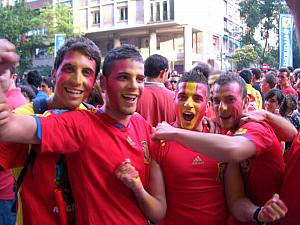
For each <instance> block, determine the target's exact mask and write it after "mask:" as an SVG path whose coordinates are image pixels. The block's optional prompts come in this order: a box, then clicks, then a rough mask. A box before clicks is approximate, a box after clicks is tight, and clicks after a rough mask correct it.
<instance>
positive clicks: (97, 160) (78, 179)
mask: <svg viewBox="0 0 300 225" xmlns="http://www.w3.org/2000/svg"><path fill="white" fill-rule="evenodd" d="M39 122H40V124H41V125H40V127H39V128H38V132H40V134H41V141H42V142H41V152H56V153H65V154H66V158H67V163H68V172H69V178H70V182H71V186H72V190H73V195H74V198H75V202H76V224H77V225H86V224H89V225H98V224H104V225H106V224H107V225H113V224H116V225H119V224H136V225H142V224H145V225H146V224H147V220H146V218H145V217H144V215H143V214H142V212H141V211H140V209H139V207H138V204H137V202H136V200H135V197H134V195H133V193H132V191H131V190H130V189H128V188H127V187H126V186H125V185H124V184H123V183H122V182H121V181H119V180H118V179H117V178H116V176H115V173H114V171H115V169H116V168H117V167H118V166H119V165H120V163H121V162H122V161H124V159H126V158H129V159H130V160H131V163H132V164H133V166H134V167H135V168H136V169H137V170H138V171H139V175H140V177H141V180H142V183H143V184H144V186H146V188H147V182H148V176H149V163H150V156H149V155H150V154H149V149H150V145H151V138H150V133H151V131H152V128H151V126H150V125H149V124H148V123H146V122H145V120H144V119H143V118H142V117H141V116H140V115H138V114H134V115H132V116H131V119H130V122H129V125H128V127H123V126H122V125H121V124H119V123H118V122H117V121H115V120H113V119H112V118H110V117H109V116H107V115H106V114H105V113H102V112H96V113H95V112H87V111H81V110H79V111H74V112H67V113H64V114H62V115H59V116H51V117H47V118H45V117H39ZM38 124H39V123H38ZM38 126H39V125H38ZM66 149H68V150H66Z"/></svg>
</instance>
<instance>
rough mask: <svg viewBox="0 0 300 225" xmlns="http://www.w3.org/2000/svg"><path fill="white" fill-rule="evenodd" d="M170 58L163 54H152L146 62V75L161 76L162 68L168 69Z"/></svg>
mask: <svg viewBox="0 0 300 225" xmlns="http://www.w3.org/2000/svg"><path fill="white" fill-rule="evenodd" d="M168 69H169V63H168V59H167V58H166V57H164V56H162V55H159V54H154V55H150V56H149V57H148V58H147V59H146V60H145V62H144V70H145V72H144V73H145V76H146V77H151V78H155V77H158V76H159V73H160V71H161V70H166V71H167V70H168Z"/></svg>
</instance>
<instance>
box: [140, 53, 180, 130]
mask: <svg viewBox="0 0 300 225" xmlns="http://www.w3.org/2000/svg"><path fill="white" fill-rule="evenodd" d="M144 67H145V77H146V80H145V89H144V93H143V95H142V96H141V98H140V99H139V101H138V105H137V108H136V111H137V112H138V113H139V114H141V115H142V116H143V117H144V118H145V119H146V120H147V121H149V123H150V124H151V125H152V126H153V127H156V125H157V124H158V123H159V122H162V121H166V122H168V123H172V122H174V121H175V111H174V108H173V100H174V92H173V91H170V90H168V89H167V88H166V87H165V85H164V83H165V82H166V81H167V79H168V70H169V64H168V60H167V59H166V58H165V57H163V56H162V55H158V54H154V55H150V56H149V57H148V58H147V59H146V60H145V64H144Z"/></svg>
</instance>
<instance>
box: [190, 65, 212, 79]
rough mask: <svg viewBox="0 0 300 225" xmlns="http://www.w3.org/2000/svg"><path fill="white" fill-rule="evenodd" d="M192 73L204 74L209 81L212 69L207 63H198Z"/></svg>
mask: <svg viewBox="0 0 300 225" xmlns="http://www.w3.org/2000/svg"><path fill="white" fill-rule="evenodd" d="M191 71H196V72H199V73H200V74H203V75H204V76H205V77H206V79H208V76H209V75H210V73H211V68H210V66H209V65H208V64H207V63H205V62H198V63H197V65H196V66H195V67H194V68H192V69H191Z"/></svg>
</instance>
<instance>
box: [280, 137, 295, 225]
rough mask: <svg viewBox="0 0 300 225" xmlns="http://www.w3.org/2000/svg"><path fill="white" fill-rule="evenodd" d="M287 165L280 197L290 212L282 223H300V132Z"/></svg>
mask: <svg viewBox="0 0 300 225" xmlns="http://www.w3.org/2000/svg"><path fill="white" fill-rule="evenodd" d="M289 152H290V153H289V157H288V160H287V163H286V167H285V174H284V179H283V184H282V189H281V194H280V197H281V199H282V200H283V201H284V202H285V204H286V205H287V207H288V212H287V214H286V215H285V217H284V218H283V219H282V220H281V221H280V224H282V225H294V224H300V216H299V215H300V208H299V202H300V179H299V177H300V169H299V164H300V132H299V133H298V135H297V136H296V137H295V139H294V141H293V144H292V146H291V149H290V151H289Z"/></svg>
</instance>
